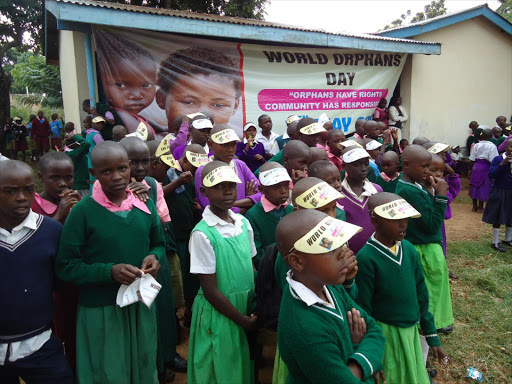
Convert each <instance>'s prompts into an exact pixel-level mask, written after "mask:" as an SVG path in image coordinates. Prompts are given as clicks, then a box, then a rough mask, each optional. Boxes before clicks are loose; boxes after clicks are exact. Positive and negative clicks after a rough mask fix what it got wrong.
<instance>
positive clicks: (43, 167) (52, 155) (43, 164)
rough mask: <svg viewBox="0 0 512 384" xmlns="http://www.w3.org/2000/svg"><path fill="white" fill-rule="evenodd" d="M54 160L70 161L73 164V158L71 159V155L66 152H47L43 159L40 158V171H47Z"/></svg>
mask: <svg viewBox="0 0 512 384" xmlns="http://www.w3.org/2000/svg"><path fill="white" fill-rule="evenodd" d="M52 161H69V162H70V163H71V164H73V160H71V157H69V156H68V155H66V154H65V153H64V152H53V151H52V152H48V153H45V154H44V155H43V156H42V157H41V160H39V171H40V172H41V173H46V171H47V170H48V167H49V165H50V163H51V162H52Z"/></svg>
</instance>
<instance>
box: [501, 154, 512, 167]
mask: <svg viewBox="0 0 512 384" xmlns="http://www.w3.org/2000/svg"><path fill="white" fill-rule="evenodd" d="M510 163H512V155H510V156H507V157H505V158H504V159H503V160H502V161H501V164H500V165H502V166H505V165H507V164H510Z"/></svg>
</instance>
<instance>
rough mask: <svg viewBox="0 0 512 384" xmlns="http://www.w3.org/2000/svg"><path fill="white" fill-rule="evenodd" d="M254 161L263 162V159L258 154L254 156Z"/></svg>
mask: <svg viewBox="0 0 512 384" xmlns="http://www.w3.org/2000/svg"><path fill="white" fill-rule="evenodd" d="M254 160H256V161H262V160H265V158H264V157H263V156H261V155H260V154H259V153H258V154H256V155H254Z"/></svg>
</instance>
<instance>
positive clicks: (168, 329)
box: [154, 258, 176, 373]
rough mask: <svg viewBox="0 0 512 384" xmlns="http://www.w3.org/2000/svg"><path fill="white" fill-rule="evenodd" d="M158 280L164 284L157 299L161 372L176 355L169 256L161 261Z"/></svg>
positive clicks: (158, 358)
mask: <svg viewBox="0 0 512 384" xmlns="http://www.w3.org/2000/svg"><path fill="white" fill-rule="evenodd" d="M160 266H161V268H160V272H159V273H158V278H157V281H158V282H159V283H160V284H161V285H162V288H161V289H160V292H159V293H158V296H157V297H156V299H155V303H154V305H155V307H156V323H157V337H158V338H157V356H156V364H157V369H158V372H159V373H163V372H164V371H165V364H167V363H169V362H171V361H172V360H173V359H174V357H175V356H176V314H175V310H174V300H173V289H172V283H171V270H170V268H169V263H168V262H167V258H162V260H161V262H160Z"/></svg>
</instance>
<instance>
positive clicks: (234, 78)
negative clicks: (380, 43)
mask: <svg viewBox="0 0 512 384" xmlns="http://www.w3.org/2000/svg"><path fill="white" fill-rule="evenodd" d="M93 36H94V46H95V51H96V57H97V62H98V69H99V71H98V73H99V76H98V81H99V83H100V84H99V86H98V88H99V90H100V102H99V103H98V104H97V107H96V110H97V111H98V112H99V113H100V114H102V115H103V116H105V114H106V112H107V111H109V112H111V113H112V114H113V116H114V120H115V124H116V125H123V126H124V127H126V129H127V131H128V134H131V133H133V132H135V131H136V129H137V127H138V126H139V124H140V123H144V124H145V125H146V126H147V128H148V131H149V135H150V136H152V135H153V134H154V135H155V137H156V138H157V139H162V138H163V137H165V136H166V135H167V134H171V135H172V136H171V139H174V138H175V137H176V135H177V134H178V132H179V131H180V129H181V130H183V129H184V128H181V127H182V116H184V115H190V114H193V113H197V112H202V113H204V114H206V115H208V117H210V116H211V118H212V120H213V121H212V123H213V124H227V125H229V126H230V127H232V128H233V129H234V130H235V132H236V133H237V135H238V136H239V137H242V136H243V129H242V128H243V126H244V125H245V124H246V123H247V122H249V121H258V118H259V117H260V116H261V115H268V116H269V117H270V118H271V119H272V120H273V121H274V122H277V121H285V120H286V118H287V117H288V116H290V114H293V115H297V116H300V117H312V118H315V119H316V118H318V117H319V116H325V117H326V118H327V119H329V121H331V123H332V125H333V128H334V129H340V130H343V131H344V132H350V131H353V130H354V128H355V122H356V121H357V120H358V119H367V120H371V119H372V117H373V113H374V110H375V108H376V107H377V105H378V104H379V102H380V100H381V99H382V98H383V97H384V98H385V97H387V95H388V94H390V93H391V94H392V92H393V90H394V88H395V85H396V84H397V81H398V77H399V76H400V72H401V70H402V68H403V66H404V63H405V60H406V58H407V55H406V54H397V53H382V52H368V53H367V54H365V55H362V54H360V53H358V52H357V51H355V50H354V51H352V50H343V51H340V50H337V49H328V48H297V47H294V48H290V47H275V46H265V45H256V44H246V43H237V42H228V41H217V40H211V39H210V40H206V39H201V38H194V37H186V36H178V35H173V34H167V33H160V32H153V31H146V30H133V29H121V28H114V27H106V26H94V27H93ZM333 77H335V78H336V79H337V80H336V81H332V79H333ZM185 122H187V121H185ZM272 130H273V132H274V133H276V134H283V133H284V132H285V130H286V126H285V125H284V124H275V126H274V127H273V128H272Z"/></svg>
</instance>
